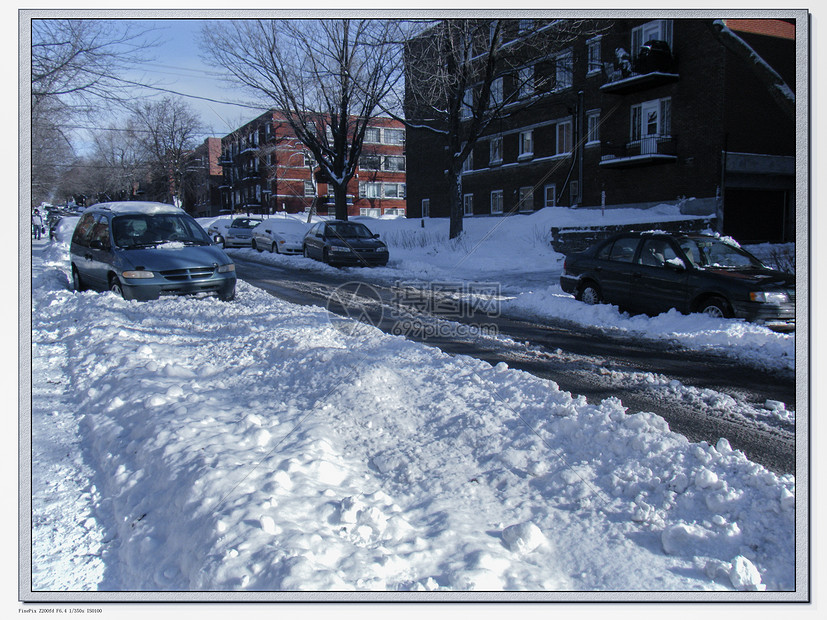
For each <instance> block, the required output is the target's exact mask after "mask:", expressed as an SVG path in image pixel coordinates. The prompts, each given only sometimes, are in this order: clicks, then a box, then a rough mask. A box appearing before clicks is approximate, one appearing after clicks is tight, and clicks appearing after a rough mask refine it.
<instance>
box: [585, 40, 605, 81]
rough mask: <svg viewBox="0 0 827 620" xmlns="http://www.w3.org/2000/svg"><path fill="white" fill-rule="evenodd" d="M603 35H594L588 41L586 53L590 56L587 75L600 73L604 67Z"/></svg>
mask: <svg viewBox="0 0 827 620" xmlns="http://www.w3.org/2000/svg"><path fill="white" fill-rule="evenodd" d="M600 41H601V37H594V38H592V39H589V40H588V41H586V54H587V56H588V69H587V75H594V74H596V73H600V71H601V69H602V68H603V65H602V58H601V54H600Z"/></svg>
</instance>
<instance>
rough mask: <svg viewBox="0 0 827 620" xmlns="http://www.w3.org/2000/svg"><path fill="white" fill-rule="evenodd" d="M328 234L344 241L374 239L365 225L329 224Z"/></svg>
mask: <svg viewBox="0 0 827 620" xmlns="http://www.w3.org/2000/svg"><path fill="white" fill-rule="evenodd" d="M327 234H328V235H330V236H331V237H342V238H344V239H370V238H371V237H373V233H371V232H370V231H369V230H368V228H367V226H365V225H364V224H357V223H353V222H351V223H347V224H328V225H327Z"/></svg>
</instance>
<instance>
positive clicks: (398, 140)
mask: <svg viewBox="0 0 827 620" xmlns="http://www.w3.org/2000/svg"><path fill="white" fill-rule="evenodd" d="M383 134H384V135H383V136H382V142H383V144H393V145H397V146H398V145H400V144H405V131H404V130H403V129H385V130H384V131H383Z"/></svg>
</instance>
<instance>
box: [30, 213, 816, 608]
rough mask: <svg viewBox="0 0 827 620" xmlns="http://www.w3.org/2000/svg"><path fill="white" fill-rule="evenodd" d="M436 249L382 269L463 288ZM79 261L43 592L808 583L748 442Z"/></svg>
mask: <svg viewBox="0 0 827 620" xmlns="http://www.w3.org/2000/svg"><path fill="white" fill-rule="evenodd" d="M383 225H384V224H383V223H379V225H377V226H376V228H377V232H380V233H381V234H382V237H383V238H385V239H388V238H389V236H391V233H390V232H389V231H388V229H383V228H382V226H383ZM532 226H533V224H532ZM518 234H520V235H525V234H526V233H525V231H518ZM529 234H530V233H529ZM406 238H407V239H410V238H411V237H406ZM499 243H502V240H500V241H499ZM389 244H390V241H389ZM538 245H540V243H538ZM422 247H424V246H420V249H418V250H417V249H415V248H411V249H410V251H409V252H408V254H407V255H406V254H405V253H404V251H402V250H400V251H399V254H398V256H399V259H397V260H398V262H397V263H396V264H394V263H393V260H392V264H391V265H389V267H388V268H387V271H390V272H393V271H394V269H395V270H396V272H395V273H391V274H383V273H382V272H383V271H386V270H382V269H378V270H375V271H374V272H373V273H374V274H375V275H376V277H385V275H387V277H388V278H391V277H395V278H396V279H405V278H407V277H411V276H413V275H416V276H418V277H419V278H422V277H423V274H428V273H433V274H435V275H434V279H439V278H443V279H444V278H445V277H446V276H447V274H448V270H444V269H442V268H441V267H440V265H439V261H432V262H430V263H428V262H427V260H428V256H429V255H428V254H427V252H428V250H427V247H426V248H425V249H424V250H423V249H422ZM501 247H502V246H501ZM463 251H467V248H458V249H457V252H463ZM66 252H67V246H66V244H65V242H64V243H54V244H47V243H44V244H37V245H35V247H34V248H33V258H32V263H33V264H32V267H33V279H32V382H33V386H32V396H33V399H32V459H33V481H32V524H33V530H32V542H33V552H32V553H33V557H32V576H33V585H32V589H33V591H34V592H38V591H41V592H46V591H81V592H92V591H101V590H116V591H149V592H159V593H164V592H172V591H196V592H207V591H218V592H228V591H233V592H235V591H266V592H272V591H289V592H295V591H325V592H353V591H368V592H372V593H386V592H422V591H437V592H457V591H485V592H523V593H533V594H537V593H543V594H545V595H547V596H554V595H560V594H561V593H570V592H584V591H585V592H604V593H605V592H630V591H635V592H638V591H639V592H650V593H651V592H661V593H662V592H684V593H685V592H691V593H697V592H713V591H716V592H718V591H719V592H726V593H728V596H731V599H723V600H745V599H750V600H752V599H751V598H750V597H754V596H758V597H759V598H758V600H784V596H785V595H783V594H780V595H779V594H778V593H780V592H784V593H790V592H792V591H794V590H795V589H796V588H797V587H798V586H799V585H800V584H797V582H796V570H797V568H798V565H797V559H798V561H799V562H800V561H801V557H800V555H799V557H798V558H797V557H796V553H797V552H798V553H799V554H800V552H801V549H797V538H796V529H795V528H796V480H795V478H794V477H793V476H789V475H784V476H778V475H776V474H774V473H772V472H770V471H768V470H766V469H764V468H763V467H761V466H759V465H757V464H755V463H752V462H750V461H749V460H748V459H747V458H746V457H745V456H744V455H743V454H742V453H740V452H738V451H733V450H732V449H731V448H730V446H729V444H728V443H727V442H726V440H722V441H720V442H718V443H717V444H716V445H707V444H693V443H690V442H689V441H687V440H686V439H685V438H684V437H682V436H680V435H677V434H675V433H672V432H671V431H670V430H669V428H668V425H667V424H666V423H665V422H664V420H663V419H662V418H660V417H657V416H654V415H652V414H647V413H645V412H644V413H634V414H631V415H630V414H629V413H627V411H626V409H625V407H624V406H623V403H621V402H620V401H619V400H617V399H611V398H610V399H607V400H605V401H603V402H602V403H600V404H597V405H593V404H588V403H587V402H586V400H585V399H584V398H583V397H580V396H578V395H577V394H570V393H568V392H564V391H561V390H560V389H559V388H558V387H557V385H556V384H555V383H554V382H552V381H546V380H543V379H539V378H537V377H534V376H532V375H529V374H527V373H524V372H521V371H517V370H513V369H510V368H508V367H507V366H506V365H504V364H501V365H498V366H493V367H492V366H491V365H489V364H487V363H485V362H481V361H478V360H474V359H472V358H468V357H463V356H449V355H447V354H444V353H442V352H440V351H438V350H436V349H433V348H430V347H427V346H424V345H422V344H417V343H414V342H411V341H408V340H405V339H404V338H402V337H398V336H390V335H386V334H383V333H381V332H379V331H378V330H375V329H373V328H370V327H367V326H366V327H365V328H364V329H361V330H359V331H358V332H357V333H356V334H348V333H344V332H343V331H342V330H340V329H336V327H335V326H334V325H333V324H331V322H330V320H329V317H328V315H327V312H326V311H325V310H324V309H322V308H308V307H300V306H295V305H291V304H288V303H286V302H282V301H280V300H278V299H274V298H273V297H271V296H269V295H267V294H266V293H264V292H262V291H260V290H258V289H255V288H253V287H251V286H249V285H247V284H245V283H242V282H239V287H238V297H237V300H236V301H235V302H233V303H222V302H220V301H218V300H216V299H212V298H206V299H195V298H181V299H162V300H159V301H153V302H146V303H137V302H127V301H124V300H122V299H120V298H117V297H115V296H114V295H112V294H111V293H105V294H100V293H93V292H86V293H75V292H73V291H72V290H71V286H70V281H69V277H68V275H67V274H68V260H67V254H66ZM239 252H247V251H246V250H241V251H239ZM417 252H419V254H418V256H419V260H417V258H416V256H417ZM547 252H548V254H547V255H546V256H545V258H547V259H548V261H549V262H554V261H559V255H553V254H554V253H553V252H552V251H551V250H550V249H549V250H548V251H547ZM552 255H553V256H552ZM392 256H393V255H392ZM431 257H432V255H431ZM455 258H456V256H452V257H449V258H448V259H446V264H448V263H453V264H456V260H455ZM540 258H543V257H542V256H541V257H540ZM271 260H274V261H286V260H289V261H302V260H305V259H303V258H301V257H276V256H273V257H272V258H271ZM440 260H441V259H440ZM491 260H492V261H496V260H499V261H500V263H499V264H500V269H501V271H502V270H507V268H508V265H505V266H504V265H503V260H504V259H503V255H500V256H493V257H491ZM484 263H485V261H482V260H479V261H474V263H473V265H474V269H477V270H478V273H479V274H484V273H486V271H485V264H484ZM308 268H314V269H315V268H322V269H328V267H326V266H323V265H318V264H313V265H311V266H310V267H308ZM429 270H430V271H429ZM453 277H458V278H463V279H470V278H473V277H475V276H474V275H473V273H471V267H470V266H469V268H468V269H467V270H465V271H460V272H458V273H454V274H453ZM555 287H556V288H555ZM504 297H507V299H504V303H511V304H514V305H515V307H518V308H521V309H522V310H524V311H526V312H530V311H532V310H533V311H534V312H535V313H536V312H539V311H540V310H542V311H547V312H555V313H558V315H559V312H561V309H565V308H567V307H569V306H572V309H571V311H570V314H571V317H572V318H575V317H577V318H578V320H597V321H598V322H599V324H604V325H609V326H616V328H617V329H628V330H631V331H635V332H640V333H641V334H644V335H646V334H648V335H650V336H651V337H655V338H657V337H662V334H668V335H669V336H668V337H672V338H676V339H679V340H680V341H681V342H685V343H688V344H687V346H696V347H698V348H701V349H703V348H705V347H718V348H724V347H726V348H727V349H728V350H729V351H731V352H733V353H732V354H733V355H736V356H740V357H741V358H742V359H744V360H747V361H749V360H758V359H759V358H761V356H763V359H764V360H766V362H765V363H772V364H777V367H778V368H779V369H782V368H783V369H788V370H789V369H792V368H794V363H795V336H794V335H789V334H787V335H782V334H774V333H772V332H769V330H766V329H764V328H760V327H757V326H752V325H748V324H744V323H741V322H729V323H727V324H726V325H725V326H723V327H722V322H720V321H719V322H718V323H716V324H713V323H712V321H713V320H712V319H708V318H703V319H702V318H699V317H682V316H680V315H677V314H675V315H674V316H672V315H671V313H670V314H667V315H663V316H662V317H657V318H655V319H644V318H641V317H628V316H624V315H621V314H619V313H618V312H617V311H616V309H613V308H611V307H600V308H595V309H594V312H595V313H598V312H599V313H604V314H603V315H602V316H600V317H595V316H594V315H593V316H591V317H585V316H584V313H583V312H582V309H583V308H582V304H577V306H578V308H577V309H575V308H573V306H574V304H576V303H577V302H574V301H573V300H572V299H570V298H565V296H564V295H563V294H562V292H561V291H560V290H559V286H557V285H556V282H555V281H551V282H549V284H548V286H546V287H543V288H542V289H537V288H535V287H532V286H531V285H530V283H525V286H521V287H520V289H519V290H516V289H515V290H513V291H506V295H505V296H504ZM538 300H542V301H543V303H538ZM562 311H563V312H565V310H562ZM703 321H710V323H708V324H704V325H702V327H703V329H699V328H698V327H699V325H700V323H701V322H703ZM682 328H685V331H683V330H682ZM729 330H734V331H729ZM693 343H694V344H693ZM756 363H758V362H756ZM791 413H792V416H793V422H794V412H791ZM802 508H803V507H802V506H799V509H802ZM745 593H747V594H745ZM756 593H757V594H756ZM719 600H720V599H719Z"/></svg>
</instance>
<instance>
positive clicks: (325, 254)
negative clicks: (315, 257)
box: [322, 248, 330, 265]
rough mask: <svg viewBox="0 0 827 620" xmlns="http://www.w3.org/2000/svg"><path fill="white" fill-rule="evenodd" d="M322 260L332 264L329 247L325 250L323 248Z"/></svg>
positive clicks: (326, 263)
mask: <svg viewBox="0 0 827 620" xmlns="http://www.w3.org/2000/svg"><path fill="white" fill-rule="evenodd" d="M322 262H323V263H324V264H325V265H329V264H330V252H329V251H328V250H327V248H325V249H324V250H322Z"/></svg>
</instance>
